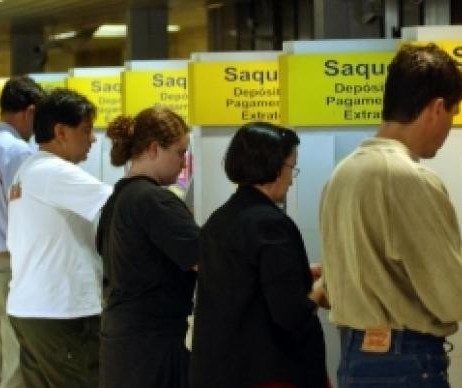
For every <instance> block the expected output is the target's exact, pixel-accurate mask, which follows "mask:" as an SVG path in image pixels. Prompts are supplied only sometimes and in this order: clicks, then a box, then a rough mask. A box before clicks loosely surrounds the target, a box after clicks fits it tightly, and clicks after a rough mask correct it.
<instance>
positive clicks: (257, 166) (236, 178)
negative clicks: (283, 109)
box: [224, 122, 300, 185]
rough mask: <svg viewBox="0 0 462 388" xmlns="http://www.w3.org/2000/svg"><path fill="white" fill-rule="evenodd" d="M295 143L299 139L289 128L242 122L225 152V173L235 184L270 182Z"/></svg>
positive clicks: (279, 171) (298, 142) (276, 174)
mask: <svg viewBox="0 0 462 388" xmlns="http://www.w3.org/2000/svg"><path fill="white" fill-rule="evenodd" d="M298 144H300V139H299V138H298V136H297V134H296V133H295V132H294V131H292V130H290V129H287V128H284V127H280V126H277V125H273V124H270V123H264V122H255V123H249V124H246V125H244V126H242V127H241V128H239V129H238V131H237V132H236V134H235V135H234V137H233V138H232V140H231V143H230V145H229V147H228V150H227V151H226V155H225V159H224V165H225V172H226V175H227V176H228V178H229V179H230V180H231V181H232V182H234V183H237V184H239V185H254V184H263V183H269V182H273V181H274V180H276V178H277V177H278V176H279V174H280V173H281V169H282V167H283V165H284V162H285V160H286V159H287V158H288V157H289V155H290V154H291V153H292V151H293V150H294V148H295V147H296V146H297V145H298Z"/></svg>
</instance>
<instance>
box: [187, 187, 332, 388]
mask: <svg viewBox="0 0 462 388" xmlns="http://www.w3.org/2000/svg"><path fill="white" fill-rule="evenodd" d="M200 250H201V258H200V263H199V268H200V270H199V278H198V290H197V307H196V311H195V326H194V335H193V354H192V365H191V381H192V388H210V387H214V388H224V387H229V388H240V387H251V386H252V385H255V384H261V383H265V382H274V381H278V382H288V383H292V384H295V385H296V386H297V387H322V388H324V387H325V386H326V369H325V355H324V338H323V333H322V329H321V326H320V323H319V320H318V317H317V316H316V305H315V303H314V302H312V301H311V300H309V299H308V298H307V294H308V293H309V291H310V290H311V287H312V278H311V275H310V272H309V263H308V258H307V255H306V251H305V247H304V244H303V240H302V237H301V235H300V233H299V231H298V229H297V227H296V225H295V224H294V222H293V221H292V220H291V219H290V218H289V217H288V216H286V215H285V214H284V213H283V212H282V211H281V210H280V209H279V208H278V207H277V206H276V205H275V204H274V203H273V202H272V201H271V200H270V199H269V198H268V197H266V196H265V195H264V194H263V193H261V192H260V191H258V190H257V189H255V188H253V187H239V188H238V190H237V192H236V193H235V194H234V195H232V196H231V198H230V199H229V200H228V202H226V203H225V204H224V205H223V206H222V207H221V208H219V209H218V210H216V211H215V212H214V213H213V214H212V216H211V217H210V218H209V220H208V221H207V222H206V224H205V225H204V227H203V229H202V231H201V236H200Z"/></svg>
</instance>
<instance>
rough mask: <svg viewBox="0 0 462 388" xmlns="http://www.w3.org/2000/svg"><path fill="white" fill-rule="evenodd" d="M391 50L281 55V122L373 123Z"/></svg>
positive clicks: (379, 109)
mask: <svg viewBox="0 0 462 388" xmlns="http://www.w3.org/2000/svg"><path fill="white" fill-rule="evenodd" d="M393 55H394V53H393V52H376V53H348V54H345V53H341V54H338V53H333V54H304V55H283V56H281V57H280V69H281V121H282V122H283V123H284V124H288V125H294V126H305V125H307V126H324V125H326V126H328V125H329V126H330V125H376V124H378V123H380V121H381V112H382V94H383V90H384V81H385V77H386V74H387V68H388V64H389V63H390V61H391V59H392V57H393Z"/></svg>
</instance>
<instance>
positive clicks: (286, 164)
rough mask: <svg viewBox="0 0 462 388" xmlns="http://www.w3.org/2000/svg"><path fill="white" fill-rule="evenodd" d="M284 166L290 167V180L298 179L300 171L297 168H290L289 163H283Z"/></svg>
mask: <svg viewBox="0 0 462 388" xmlns="http://www.w3.org/2000/svg"><path fill="white" fill-rule="evenodd" d="M284 166H287V167H290V168H291V169H292V178H296V177H298V174H300V169H299V168H298V167H295V166H292V165H291V164H289V163H284Z"/></svg>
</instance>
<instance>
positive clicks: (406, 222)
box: [320, 45, 462, 388]
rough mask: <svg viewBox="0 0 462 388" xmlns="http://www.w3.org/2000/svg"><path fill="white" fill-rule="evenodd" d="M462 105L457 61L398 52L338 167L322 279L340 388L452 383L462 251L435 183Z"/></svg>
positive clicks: (411, 50) (325, 220) (461, 315)
mask: <svg viewBox="0 0 462 388" xmlns="http://www.w3.org/2000/svg"><path fill="white" fill-rule="evenodd" d="M461 98H462V76H461V73H460V72H459V70H458V68H457V64H456V63H455V61H453V60H452V59H451V58H450V57H449V55H447V54H446V53H445V52H444V51H442V50H440V49H439V48H437V47H436V46H435V45H427V46H420V47H417V46H410V45H404V46H403V47H402V48H401V49H400V50H399V52H398V53H397V55H396V56H395V58H394V59H393V61H392V63H391V65H390V68H389V74H388V77H387V80H386V83H385V92H384V105H383V123H382V125H381V126H380V128H379V131H378V133H377V136H376V137H375V138H372V139H369V140H366V141H365V142H363V143H362V144H361V145H360V146H359V147H358V149H356V150H355V151H354V152H353V153H352V154H351V155H349V156H348V157H347V158H346V159H345V160H343V161H342V162H341V163H340V164H339V165H338V166H337V168H336V169H335V171H334V173H333V174H332V176H331V178H330V180H329V181H328V183H327V185H326V187H325V190H324V193H323V197H322V201H321V209H320V217H321V233H322V249H323V264H324V281H325V286H326V290H327V295H328V298H329V301H330V304H331V313H330V317H331V320H332V321H333V322H334V323H335V324H337V325H338V326H339V327H341V334H342V358H341V363H340V366H339V370H338V377H339V386H340V387H346V386H348V387H350V388H351V387H363V386H364V385H363V384H365V383H368V384H372V385H370V386H381V387H382V386H383V387H385V386H386V387H395V386H400V385H399V384H404V385H403V386H406V387H421V386H423V385H425V384H428V385H425V386H429V387H449V384H448V381H447V364H448V363H447V357H446V353H445V351H444V347H443V345H444V341H445V337H446V336H447V335H450V334H452V333H454V332H455V331H456V330H457V321H460V320H462V305H461V303H460V298H461V297H462V250H461V237H460V230H459V226H458V224H457V219H456V215H455V211H454V208H453V206H452V204H451V202H450V200H449V197H448V194H447V192H446V189H445V187H444V185H443V183H442V182H441V180H440V179H439V178H438V176H437V175H436V174H435V173H434V172H432V171H431V170H429V169H427V168H426V167H424V166H422V165H420V164H419V158H432V157H433V156H434V155H435V154H436V152H437V151H438V149H439V148H440V147H441V146H442V145H443V143H444V141H445V139H446V137H447V135H448V133H449V130H450V128H451V125H452V120H453V117H454V115H455V114H457V112H458V109H459V108H458V105H459V102H460V100H461Z"/></svg>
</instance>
